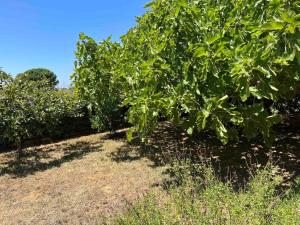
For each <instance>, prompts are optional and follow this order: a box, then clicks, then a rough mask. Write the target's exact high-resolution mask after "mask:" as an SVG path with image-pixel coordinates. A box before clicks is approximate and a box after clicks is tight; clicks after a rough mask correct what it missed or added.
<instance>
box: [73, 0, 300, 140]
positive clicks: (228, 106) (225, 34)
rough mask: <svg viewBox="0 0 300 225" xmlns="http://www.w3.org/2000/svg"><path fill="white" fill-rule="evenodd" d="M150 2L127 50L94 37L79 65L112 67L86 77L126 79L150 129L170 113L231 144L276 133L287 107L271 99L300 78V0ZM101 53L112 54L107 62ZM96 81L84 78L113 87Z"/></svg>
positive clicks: (136, 117) (129, 101) (128, 98)
mask: <svg viewBox="0 0 300 225" xmlns="http://www.w3.org/2000/svg"><path fill="white" fill-rule="evenodd" d="M147 7H148V9H149V10H148V11H147V12H146V14H145V15H143V16H142V17H139V18H138V20H137V24H136V26H135V27H133V28H132V29H130V30H129V32H128V33H127V34H126V35H124V36H123V37H122V43H121V44H120V45H119V44H116V43H114V44H115V45H118V46H119V47H118V49H119V50H118V54H116V55H112V54H110V51H109V50H108V49H107V48H106V46H107V43H106V42H103V43H100V44H98V45H97V44H96V43H95V42H93V43H94V44H93V47H92V48H86V51H88V52H89V54H86V53H85V55H90V57H88V58H85V59H84V62H86V63H85V64H84V65H85V66H82V65H80V66H79V68H84V70H85V71H88V72H86V74H91V73H92V74H93V72H91V71H93V70H101V69H103V68H105V69H108V71H107V70H106V71H105V73H97V74H98V75H99V76H98V77H97V76H94V75H86V77H89V76H91V77H96V79H97V80H101V79H102V78H101V77H102V76H103V74H110V78H109V80H111V81H114V83H113V84H116V83H118V84H121V85H118V86H117V87H118V88H119V89H121V90H120V92H121V94H122V96H124V98H123V99H122V104H123V105H127V106H129V107H130V109H129V111H128V120H129V122H130V123H132V124H133V125H134V129H133V130H136V131H139V132H140V134H141V136H142V137H146V136H147V135H148V134H149V133H150V132H151V131H152V130H153V129H154V128H155V126H156V124H157V121H158V118H160V117H165V118H167V119H168V120H169V121H172V122H173V123H176V124H178V125H180V126H182V127H184V128H185V129H186V130H187V132H188V133H189V134H192V133H193V132H195V131H200V130H203V129H212V130H214V131H215V132H216V134H217V135H218V137H219V138H220V140H221V141H222V142H223V143H224V144H225V143H227V142H228V141H229V140H230V139H231V138H237V137H238V136H239V134H240V133H243V134H244V135H246V136H247V137H248V138H253V137H256V136H257V135H259V134H260V135H262V137H263V138H264V140H265V141H266V142H269V141H270V140H271V139H272V132H271V127H272V126H273V125H274V124H276V123H278V122H279V121H280V117H279V116H278V115H277V114H276V113H275V112H273V111H272V110H271V109H270V108H269V107H266V105H267V104H265V103H266V102H268V101H277V100H278V99H282V98H291V97H292V96H293V95H294V94H295V88H296V86H297V84H298V85H299V80H300V77H299V73H300V71H299V67H300V39H299V37H300V30H299V28H300V1H299V0H260V1H257V0H247V1H241V0H156V1H152V2H151V3H149V4H147ZM88 40H89V41H91V39H90V38H89V39H88ZM114 44H113V43H110V45H114ZM94 49H101V52H100V53H99V52H97V51H94ZM83 55H84V54H83V52H82V51H81V49H80V46H79V48H78V52H77V57H78V59H82V56H83ZM100 55H106V56H107V55H109V57H107V58H105V57H103V58H101V59H102V60H100V62H101V63H98V62H99V56H100ZM92 56H93V57H94V58H93V57H92ZM95 57H96V58H95ZM81 64H82V62H81ZM106 65H111V66H110V67H107V66H106ZM77 71H79V70H78V67H77ZM79 74H83V73H82V72H80V71H79ZM77 83H79V82H78V80H76V79H75V84H76V85H77ZM89 84H90V85H86V84H84V85H82V88H86V89H87V90H89V91H90V92H92V93H98V95H100V96H102V97H104V96H107V94H108V93H109V92H105V91H104V92H103V90H105V89H102V88H98V87H97V86H96V85H93V83H92V82H91V83H89ZM102 97H101V98H102ZM133 130H131V131H133ZM129 137H131V132H129Z"/></svg>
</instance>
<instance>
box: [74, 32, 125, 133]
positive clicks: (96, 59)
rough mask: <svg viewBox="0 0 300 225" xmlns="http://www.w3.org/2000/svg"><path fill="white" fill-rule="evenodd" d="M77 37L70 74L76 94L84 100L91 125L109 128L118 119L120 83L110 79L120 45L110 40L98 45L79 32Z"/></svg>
mask: <svg viewBox="0 0 300 225" xmlns="http://www.w3.org/2000/svg"><path fill="white" fill-rule="evenodd" d="M80 40H81V41H80V42H79V43H78V49H77V53H76V56H77V61H76V63H75V73H74V74H73V75H72V78H73V80H74V82H75V83H76V91H77V94H78V96H80V97H81V99H82V100H83V101H85V102H87V108H88V110H89V114H90V118H91V122H92V125H93V127H94V128H97V129H99V130H103V129H110V130H113V129H114V128H115V124H116V123H118V122H121V121H122V119H121V117H122V112H121V110H120V103H121V99H122V97H121V89H120V87H119V85H121V84H120V83H118V81H117V80H116V79H114V78H117V77H116V75H115V71H114V70H115V65H116V64H117V60H118V57H119V56H118V54H120V53H119V50H120V45H119V44H117V43H112V42H111V41H110V39H107V40H105V41H103V42H102V43H101V44H99V45H98V44H97V43H96V42H95V41H94V40H93V39H92V38H89V37H87V36H85V35H84V34H83V33H82V34H80Z"/></svg>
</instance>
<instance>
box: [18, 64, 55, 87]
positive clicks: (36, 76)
mask: <svg viewBox="0 0 300 225" xmlns="http://www.w3.org/2000/svg"><path fill="white" fill-rule="evenodd" d="M16 79H19V80H21V81H25V80H29V81H39V80H43V79H46V80H48V82H49V85H50V86H51V87H53V88H54V87H55V86H56V85H57V84H58V80H57V76H56V75H55V74H54V73H53V72H52V71H50V70H48V69H44V68H34V69H30V70H27V71H25V72H23V73H21V74H18V75H17V76H16Z"/></svg>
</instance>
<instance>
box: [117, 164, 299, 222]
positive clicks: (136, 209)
mask: <svg viewBox="0 0 300 225" xmlns="http://www.w3.org/2000/svg"><path fill="white" fill-rule="evenodd" d="M277 171H278V170H277V169H276V167H267V168H264V169H262V170H260V171H258V172H257V173H256V175H255V176H253V177H252V179H251V181H250V182H249V183H248V184H247V186H245V187H244V188H241V189H240V190H239V191H236V190H234V188H233V187H232V185H231V184H230V182H227V183H224V182H221V181H219V179H218V178H217V177H216V176H215V175H214V173H213V170H212V169H209V168H203V167H201V168H200V170H198V172H199V174H201V176H196V177H195V176H194V174H191V173H189V172H188V173H186V172H184V173H182V171H181V172H179V173H178V174H177V175H179V176H180V178H181V179H180V185H173V186H171V187H170V188H169V189H168V191H167V192H166V191H153V192H151V193H149V194H147V195H146V196H145V197H144V198H143V199H142V200H140V201H139V202H137V203H135V204H134V205H133V206H132V207H130V208H129V210H128V212H127V213H125V214H123V215H121V216H120V217H118V218H117V219H116V221H115V223H116V224H122V225H126V224H128V225H132V224H143V225H146V224H149V225H155V224H159V225H160V224H193V225H194V224H217V225H219V224H238V225H242V224H247V225H248V224H259V225H261V224H289V225H292V224H300V193H299V184H300V182H298V185H297V184H296V186H295V187H294V188H293V189H290V190H286V191H284V192H282V191H281V192H279V191H278V190H277V187H278V185H279V184H280V183H281V182H282V177H281V176H280V175H278V173H277ZM177 172H178V171H177ZM296 183H297V182H296ZM279 193H280V194H279Z"/></svg>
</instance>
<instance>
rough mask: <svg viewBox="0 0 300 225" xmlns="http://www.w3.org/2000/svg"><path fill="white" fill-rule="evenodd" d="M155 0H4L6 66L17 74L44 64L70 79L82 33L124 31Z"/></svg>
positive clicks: (1, 35) (1, 38)
mask: <svg viewBox="0 0 300 225" xmlns="http://www.w3.org/2000/svg"><path fill="white" fill-rule="evenodd" d="M147 2H149V0H0V67H2V69H3V70H4V71H6V72H8V73H10V74H12V75H16V74H18V73H21V72H24V71H25V70H27V69H31V68H37V67H43V68H48V69H50V70H52V71H53V72H54V73H56V74H57V76H58V79H59V81H60V85H59V86H60V87H66V86H68V85H69V84H70V79H69V77H70V74H71V73H72V72H73V65H74V59H75V57H74V52H75V50H76V42H77V40H78V35H79V33H80V32H84V33H85V34H87V35H89V36H91V37H93V38H94V39H96V40H97V41H100V40H102V39H104V38H107V37H108V36H110V35H112V37H113V39H114V40H118V38H119V37H120V35H122V34H125V33H126V31H127V30H128V29H129V28H130V27H132V26H133V25H134V24H135V17H136V16H140V15H142V14H143V13H144V12H145V9H144V5H145V3H147Z"/></svg>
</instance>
